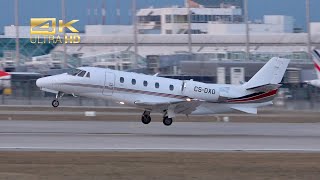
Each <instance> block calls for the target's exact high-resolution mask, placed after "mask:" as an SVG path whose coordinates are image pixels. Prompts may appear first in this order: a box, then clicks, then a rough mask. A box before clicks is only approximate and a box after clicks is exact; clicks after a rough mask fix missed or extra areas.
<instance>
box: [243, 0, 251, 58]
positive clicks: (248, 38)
mask: <svg viewBox="0 0 320 180" xmlns="http://www.w3.org/2000/svg"><path fill="white" fill-rule="evenodd" d="M244 20H245V23H246V60H247V61H248V60H249V59H250V29H249V15H248V0H244Z"/></svg>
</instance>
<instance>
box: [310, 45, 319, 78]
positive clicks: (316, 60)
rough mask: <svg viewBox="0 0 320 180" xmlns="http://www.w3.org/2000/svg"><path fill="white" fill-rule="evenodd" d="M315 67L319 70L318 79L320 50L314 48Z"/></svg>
mask: <svg viewBox="0 0 320 180" xmlns="http://www.w3.org/2000/svg"><path fill="white" fill-rule="evenodd" d="M312 56H313V58H312V59H313V63H314V68H315V70H316V72H317V76H318V79H320V53H319V51H318V50H316V49H314V50H313V51H312Z"/></svg>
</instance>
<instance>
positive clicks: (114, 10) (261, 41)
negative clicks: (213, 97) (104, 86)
mask: <svg viewBox="0 0 320 180" xmlns="http://www.w3.org/2000/svg"><path fill="white" fill-rule="evenodd" d="M257 1H258V0H174V1H167V0H165V1H157V0H139V1H137V0H131V1H127V0H126V1H124V0H111V1H106V0H94V1H92V0H78V1H75V0H69V1H65V0H61V1H55V2H50V3H52V4H51V5H50V8H51V10H50V11H46V12H41V10H39V12H38V11H37V10H36V9H40V8H41V1H35V2H34V1H32V2H31V0H25V1H21V0H14V1H3V0H0V4H1V7H2V8H6V9H8V10H9V11H8V12H10V14H7V16H4V17H7V18H6V20H3V21H4V22H1V20H0V26H4V27H0V28H3V30H0V32H2V35H0V65H1V69H3V70H4V71H7V72H13V73H12V75H11V79H10V80H5V81H10V87H9V86H8V87H6V88H3V89H2V95H1V104H48V105H49V104H50V100H47V99H50V98H52V97H51V96H50V95H48V94H45V93H43V92H40V91H39V90H38V88H37V87H36V86H35V80H36V79H37V78H39V77H42V76H48V75H53V74H57V73H62V72H66V71H68V70H69V69H70V68H76V67H80V66H96V67H105V68H111V69H117V70H122V71H135V72H140V73H146V74H155V73H160V76H164V77H170V78H179V79H194V80H197V81H202V82H206V83H227V84H239V83H241V82H244V81H247V80H249V79H250V78H251V77H252V75H253V74H255V73H256V72H257V71H258V70H259V69H260V68H261V67H262V66H263V65H264V64H265V63H266V62H267V61H268V60H269V59H270V58H272V57H274V56H278V57H284V58H288V59H291V64H290V67H289V69H288V70H287V73H286V76H285V78H284V80H283V83H284V86H283V88H282V90H281V91H280V93H279V97H278V103H277V104H278V105H280V106H284V107H287V106H288V105H291V106H292V107H293V106H294V105H292V104H293V103H291V102H297V103H296V104H297V105H301V106H303V107H305V108H311V109H319V108H318V107H319V106H317V104H318V102H319V100H320V95H319V93H320V91H319V89H317V88H315V87H311V86H308V85H306V84H305V83H304V81H306V80H311V79H316V74H315V72H314V69H313V63H312V59H311V58H312V57H311V55H310V50H312V49H313V48H317V47H320V13H319V12H317V13H318V14H315V13H313V12H312V9H314V8H312V7H313V6H316V5H317V4H319V6H320V3H319V2H317V1H316V0H299V2H298V1H295V3H296V5H294V2H293V3H292V6H298V7H299V8H300V10H301V9H303V11H302V10H301V11H302V12H305V16H304V18H302V20H301V16H299V15H290V13H284V14H281V12H280V14H279V12H278V11H277V10H278V8H279V7H281V5H279V7H277V6H274V7H272V6H271V7H269V9H271V10H270V11H268V12H265V13H264V12H259V13H260V14H261V13H263V14H262V15H263V16H262V17H261V18H260V19H256V18H254V16H253V14H258V13H257V12H256V9H263V6H264V3H263V2H261V3H259V2H260V1H259V2H258V3H257ZM280 1H282V0H280ZM283 1H285V0H283ZM276 2H278V3H279V4H283V2H279V1H276ZM290 2H291V1H290ZM297 2H298V3H297ZM31 3H32V4H31ZM37 3H39V4H40V5H37ZM50 3H49V4H50ZM74 3H76V4H77V5H75V4H74ZM301 4H302V5H303V6H304V7H305V8H302V7H301V6H300V5H301ZM42 5H43V3H42ZM25 6H29V7H28V9H32V8H33V9H34V12H28V10H27V8H26V7H25ZM32 6H33V7H32ZM258 6H259V7H260V8H257V7H258ZM286 6H291V4H286ZM319 6H318V7H319ZM286 8H288V7H286ZM288 9H290V8H288ZM292 9H293V10H292V11H294V8H292ZM304 10H305V11H304ZM51 11H52V12H51ZM5 12H6V11H5ZM2 13H4V12H2ZM41 13H42V14H41ZM292 14H294V13H292ZM29 16H30V17H49V16H52V17H56V18H58V19H65V20H66V21H70V20H72V19H79V20H80V22H81V23H80V24H78V25H77V29H80V30H81V31H80V36H81V42H80V43H77V44H54V43H31V42H30V23H29V22H30V17H29ZM78 16H79V17H81V18H78ZM313 16H317V17H313ZM318 16H319V17H318ZM297 19H298V20H299V21H298V20H297ZM313 19H316V20H318V21H313ZM10 20H11V21H10ZM304 24H305V25H304ZM48 96H49V97H48ZM65 99H66V100H68V101H67V102H66V103H65V105H111V104H110V103H109V102H99V101H94V100H88V99H82V98H77V100H75V99H72V98H71V97H66V98H65ZM288 102H290V103H288ZM297 107H299V106H297Z"/></svg>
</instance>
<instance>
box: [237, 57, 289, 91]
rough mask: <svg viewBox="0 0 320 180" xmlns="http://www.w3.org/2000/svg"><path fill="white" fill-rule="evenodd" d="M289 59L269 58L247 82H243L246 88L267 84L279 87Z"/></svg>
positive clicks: (270, 86)
mask: <svg viewBox="0 0 320 180" xmlns="http://www.w3.org/2000/svg"><path fill="white" fill-rule="evenodd" d="M289 62H290V60H289V59H283V58H278V57H274V58H272V59H270V60H269V61H268V62H267V63H266V64H265V65H264V66H263V67H262V68H261V69H260V70H259V71H258V72H257V73H256V74H255V75H254V76H253V77H252V78H251V79H250V80H249V81H248V82H246V83H245V84H243V87H244V88H246V89H247V90H249V89H255V88H261V87H264V86H268V89H269V88H276V87H279V86H278V84H279V83H280V82H281V80H282V78H283V76H284V73H285V72H286V69H287V67H288V65H289Z"/></svg>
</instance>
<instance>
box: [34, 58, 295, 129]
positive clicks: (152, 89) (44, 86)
mask: <svg viewBox="0 0 320 180" xmlns="http://www.w3.org/2000/svg"><path fill="white" fill-rule="evenodd" d="M289 61H290V60H288V59H282V58H277V57H275V58H272V59H271V60H270V61H269V62H268V63H266V64H265V65H264V66H263V67H262V68H261V69H260V70H259V71H258V72H257V73H256V74H255V75H254V76H253V77H252V78H251V79H250V80H249V81H248V82H246V83H243V84H241V85H229V84H206V83H201V82H197V81H193V80H184V81H183V80H176V79H169V78H162V77H158V76H156V75H155V76H150V75H144V74H137V73H132V72H122V71H116V70H111V69H104V68H97V67H81V68H78V69H76V70H75V71H73V72H72V73H64V74H60V75H54V76H49V77H43V78H40V79H38V80H37V81H36V84H37V86H38V87H40V89H41V90H43V91H47V92H51V93H55V94H56V98H55V99H54V100H53V101H52V106H53V107H58V106H59V101H58V100H59V99H60V98H61V97H62V96H63V95H64V94H72V95H74V96H84V97H89V98H96V99H103V100H110V99H111V100H114V101H116V102H118V103H120V104H127V105H131V106H135V107H138V108H141V109H143V110H144V112H143V114H142V117H141V121H142V122H143V123H144V124H149V123H150V122H151V116H150V113H151V112H160V113H162V114H163V124H164V125H166V126H169V125H171V124H172V122H173V118H174V117H175V116H176V114H185V115H208V114H215V113H226V112H231V111H233V110H238V111H242V112H246V113H252V114H256V113H257V108H258V107H262V106H266V105H270V104H272V100H273V98H274V97H275V95H276V93H277V90H278V88H279V87H280V86H281V85H280V84H279V83H280V82H281V80H282V78H283V76H284V73H285V71H286V69H287V66H288V64H289Z"/></svg>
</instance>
